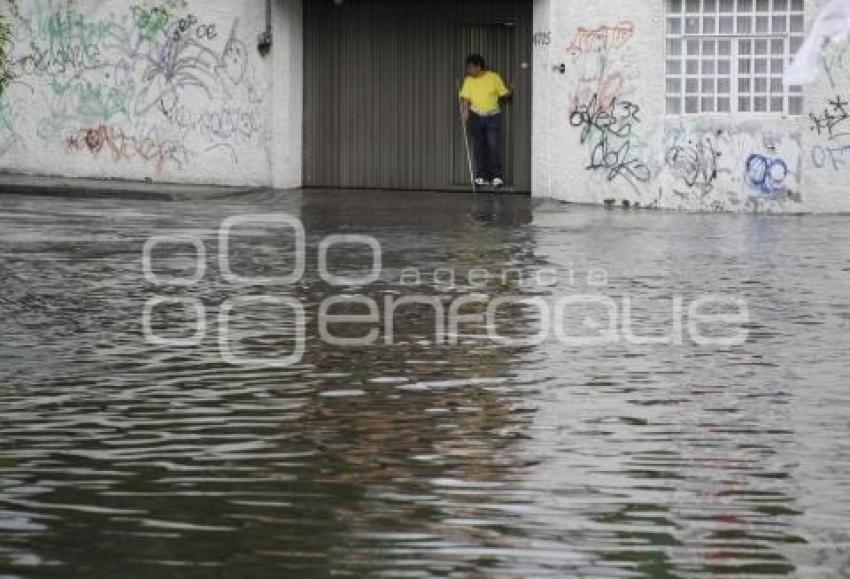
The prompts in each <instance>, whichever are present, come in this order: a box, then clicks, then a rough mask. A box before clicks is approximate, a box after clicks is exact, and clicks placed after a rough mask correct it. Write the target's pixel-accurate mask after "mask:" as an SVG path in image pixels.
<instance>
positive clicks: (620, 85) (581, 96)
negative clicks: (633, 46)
mask: <svg viewBox="0 0 850 579" xmlns="http://www.w3.org/2000/svg"><path fill="white" fill-rule="evenodd" d="M634 34H635V25H634V24H633V23H632V22H628V21H624V22H619V23H617V24H614V25H608V24H603V25H599V26H591V27H579V28H578V29H577V30H576V32H575V35H574V36H573V38H572V40H571V41H570V44H569V46H568V47H567V53H568V54H569V55H570V57H571V58H572V63H573V67H574V68H575V70H576V74H577V79H576V86H575V93H574V94H573V97H572V105H573V106H574V107H575V106H578V105H579V104H580V103H586V102H587V101H589V100H590V99H591V98H592V97H593V96H594V95H595V96H596V98H597V100H598V102H599V106H601V107H602V108H603V109H607V108H608V107H609V106H610V105H611V102H612V100H613V99H615V98H620V99H622V98H626V97H629V96H631V94H632V93H633V92H634V88H635V86H634V83H635V81H636V80H637V78H636V76H635V71H636V67H635V66H634V64H635V63H634V62H633V61H632V55H631V53H630V52H628V51H627V50H625V48H626V47H627V45H628V44H629V42H630V40H631V39H632V37H633V36H634Z"/></svg>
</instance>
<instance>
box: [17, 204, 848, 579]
mask: <svg viewBox="0 0 850 579" xmlns="http://www.w3.org/2000/svg"><path fill="white" fill-rule="evenodd" d="M275 213H287V214H289V215H292V216H295V217H298V218H299V219H300V220H301V222H303V224H304V228H305V230H306V245H307V252H306V262H305V267H306V272H305V274H304V275H303V276H302V277H301V278H300V279H298V280H297V281H295V282H293V283H291V284H288V285H285V286H281V287H276V288H266V287H257V286H250V285H242V284H236V283H233V282H232V280H230V281H228V279H226V276H225V275H224V273H225V272H223V271H222V268H221V262H220V260H219V258H220V248H219V227H220V225H221V223H222V221H223V220H224V219H226V218H228V217H231V216H235V215H245V214H264V215H270V214H275ZM848 219H850V217H826V216H819V217H813V216H810V217H765V216H760V217H756V216H735V215H683V214H672V213H657V212H642V211H621V210H617V211H605V210H602V209H598V208H581V207H561V206H548V205H540V206H534V205H533V204H532V202H531V200H529V199H528V198H524V197H510V196H505V197H492V196H482V197H479V198H477V199H473V198H471V197H469V196H461V195H449V194H445V195H440V194H398V193H366V192H359V193H358V192H340V193H331V192H312V193H305V194H299V193H290V194H273V193H256V194H249V195H243V196H239V197H234V198H226V199H215V200H205V201H189V202H176V203H171V202H154V201H147V202H143V201H129V200H124V201H116V200H106V199H97V200H74V199H50V198H32V197H17V196H3V197H0V270H2V271H0V311H2V318H0V333H2V336H3V338H2V343H1V344H2V345H0V576H3V577H7V576H8V577H114V576H122V575H123V576H127V577H152V578H153V577H156V578H162V577H233V576H239V577H287V576H288V577H314V576H315V577H325V576H342V577H346V576H349V577H369V576H387V577H546V576H548V577H723V576H746V577H762V576H763V577H782V576H805V577H846V576H847V575H848V573H850V460H849V459H850V441H848V438H847V433H848V426H850V389H848V387H847V385H848V378H850V367H848V364H847V361H846V359H847V354H848V352H850V303H848V296H850V264H849V263H848V248H850V227H848ZM177 234H179V235H183V236H186V235H189V236H194V237H198V238H201V239H202V240H203V242H204V247H205V250H206V259H205V263H206V270H205V271H202V272H200V273H202V274H203V276H202V278H201V279H200V281H198V282H197V283H196V284H194V285H192V286H179V285H169V284H159V285H158V284H154V283H151V282H150V281H146V278H145V273H144V271H143V264H142V253H143V248H144V246H145V243H146V241H148V240H149V239H150V238H151V237H155V236H164V235H165V236H168V235H177ZM331 234H348V235H353V234H360V235H364V234H365V235H370V236H373V237H374V238H375V239H377V240H378V241H379V243H380V246H381V248H382V259H381V261H382V265H383V268H382V271H381V274H380V278H379V279H378V280H376V281H374V282H371V283H368V284H364V285H362V286H360V287H348V288H341V287H335V286H333V285H331V284H329V283H328V282H327V281H326V280H324V279H322V277H321V276H320V275H319V272H318V263H319V260H318V248H319V246H320V243H321V242H322V240H323V239H325V238H326V236H328V235H331ZM293 244H294V241H293V240H292V239H291V236H288V235H286V234H285V233H283V232H281V230H279V229H274V228H266V227H259V226H257V227H254V228H250V227H248V228H245V229H244V230H242V232H241V234H239V235H236V236H235V237H234V238H233V239H232V240H231V244H230V246H229V248H230V258H231V259H230V265H231V267H232V268H233V270H234V271H235V272H237V273H238V275H241V276H269V275H284V273H285V272H288V271H291V270H292V268H293V261H294V260H293V259H292V255H293V253H292V252H291V251H289V250H288V248H290V247H291V246H292V245H293ZM334 251H336V253H334ZM334 251H330V252H329V261H330V262H332V265H333V267H334V268H335V269H336V271H337V273H340V275H342V274H345V275H348V276H356V275H363V273H364V272H368V270H369V265H370V263H371V262H372V260H371V259H370V255H369V252H368V251H363V247H359V248H350V247H349V248H348V249H346V248H345V247H343V248H341V249H340V248H336V250H334ZM193 256H194V250H193V248H192V246H191V245H186V244H184V245H181V246H168V247H166V246H164V245H160V246H159V247H158V248H156V249H155V250H154V257H155V259H154V260H153V261H154V262H155V271H154V272H153V273H154V274H155V275H158V276H160V278H162V277H164V276H165V275H167V274H168V273H172V274H180V275H182V276H187V275H188V276H191V275H192V273H193V271H195V262H196V260H195V258H194V257H193ZM411 268H416V269H417V271H418V272H419V274H420V275H419V277H418V279H417V278H416V277H415V276H413V270H412V269H411ZM482 271H484V272H488V273H489V274H490V277H489V279H487V280H486V281H485V282H480V280H481V279H482V273H481V272H482ZM448 272H452V273H453V274H454V275H455V284H454V286H453V287H452V286H450V284H448V283H447V282H446V280H447V276H448ZM499 272H502V273H503V274H504V275H501V276H499V275H498V273H499ZM504 272H507V273H504ZM541 272H546V276H545V277H546V280H547V283H545V284H543V283H529V282H528V280H538V281H539V280H540V279H541ZM494 273H495V274H496V275H494ZM435 278H436V279H435ZM473 278H474V279H475V280H476V281H479V283H473ZM482 283H483V285H482ZM577 294H593V295H605V296H608V297H610V298H612V299H614V300H618V302H617V303H620V301H619V300H621V299H623V298H624V297H630V298H631V299H632V300H633V302H632V312H631V319H632V320H633V326H634V328H633V329H634V331H635V332H636V333H640V334H643V335H649V334H652V333H655V334H654V335H658V332H659V331H662V330H663V329H664V328H666V327H668V326H669V325H670V323H671V322H670V321H669V320H672V319H674V318H675V315H674V314H675V310H673V309H672V308H671V306H670V304H671V303H673V299H674V297H675V296H678V297H679V298H681V299H682V300H683V301H684V302H685V304H686V307H687V304H688V303H692V302H693V301H694V300H696V299H698V298H699V297H700V296H702V295H706V294H716V295H720V296H729V297H736V298H740V299H742V300H744V302H745V303H746V304H747V308H748V311H749V318H750V319H749V321H748V322H747V323H746V324H745V326H744V329H746V330H747V332H748V339H747V340H746V342H744V343H743V344H738V345H727V346H719V345H700V344H697V343H695V342H694V341H693V340H692V339H684V340H683V341H682V343H681V344H633V343H628V342H627V341H626V340H622V339H621V340H616V341H613V342H611V343H606V344H601V345H596V346H587V345H584V346H579V345H576V344H572V343H565V342H564V341H563V340H559V339H557V338H556V337H555V335H549V336H547V337H546V339H541V340H536V341H531V340H529V341H528V343H518V342H517V343H512V344H510V345H505V344H504V343H502V342H500V341H496V340H494V339H493V338H492V336H488V335H486V332H485V331H484V329H483V326H484V322H483V321H482V320H483V317H484V316H482V315H481V314H482V312H481V311H480V310H476V313H477V314H479V315H478V316H477V317H476V316H470V318H469V319H468V320H466V321H464V323H463V324H461V326H460V327H459V329H458V331H457V332H456V333H455V334H454V335H453V337H454V341H452V340H445V341H443V342H444V343H440V344H435V343H434V342H435V336H436V335H437V334H436V333H435V328H437V327H438V323H437V318H436V317H435V315H434V314H433V311H434V309H435V308H433V307H430V306H428V305H427V304H423V303H419V304H416V303H414V304H410V305H408V306H407V307H404V308H399V310H397V311H396V315H395V316H394V320H395V323H394V324H393V337H394V339H393V341H392V343H391V344H387V343H386V342H385V341H383V340H377V341H376V343H375V344H372V345H368V346H358V347H351V346H345V345H339V344H338V345H333V344H331V343H330V342H329V340H327V339H326V338H325V337H323V336H322V335H321V324H320V318H321V317H320V316H319V314H318V313H319V311H320V309H321V307H322V305H323V304H325V303H327V300H328V299H329V298H333V297H335V296H353V295H360V296H365V297H367V298H370V299H373V300H375V303H377V304H380V309H379V311H377V312H375V314H376V319H378V320H380V323H377V324H373V326H375V327H377V328H379V329H376V331H378V332H379V333H380V334H381V335H383V334H385V333H386V327H385V326H384V323H385V318H386V317H388V316H387V315H386V314H387V311H386V310H385V309H384V306H383V304H385V300H386V299H387V298H388V297H389V298H391V299H395V300H398V299H401V298H404V297H414V296H417V297H418V298H419V299H423V298H437V299H438V300H439V301H440V303H446V304H449V303H452V302H453V301H454V300H457V299H460V298H462V297H463V296H470V295H485V296H487V297H488V299H491V300H492V299H497V298H506V299H508V298H512V297H515V296H523V297H527V298H535V299H538V300H541V301H542V302H543V303H549V304H552V303H554V302H555V301H556V300H557V299H559V298H561V297H563V296H570V295H577ZM248 296H254V297H256V296H266V297H267V298H271V299H278V300H283V299H288V300H293V301H294V303H300V304H303V307H304V311H305V317H304V319H303V320H298V318H297V317H295V316H293V315H289V313H287V312H286V311H284V310H285V309H286V308H280V307H279V305H280V304H271V303H265V304H264V303H254V304H253V306H246V307H245V308H244V309H241V310H239V311H235V312H234V314H233V316H232V318H231V319H230V320H229V322H228V323H229V324H230V325H231V326H232V327H234V328H237V329H240V330H242V331H246V332H251V331H255V333H256V335H248V336H247V337H246V338H245V339H244V341H240V342H239V343H238V347H235V348H236V349H237V350H238V352H237V354H238V355H244V356H251V357H257V358H263V359H271V358H273V357H275V356H281V355H283V354H284V353H285V352H287V351H288V350H287V348H288V347H289V346H291V345H292V343H293V341H292V340H293V337H297V336H298V335H299V334H300V333H302V332H303V335H304V337H305V340H306V347H305V350H304V354H303V357H302V359H301V360H300V362H298V363H297V364H295V365H292V366H291V367H287V368H282V367H280V368H274V367H269V366H268V365H254V366H238V365H232V364H228V363H226V362H225V361H224V360H223V359H222V355H221V351H222V348H221V343H220V340H219V337H220V334H221V329H222V322H221V320H220V318H219V314H220V313H221V312H222V309H223V304H226V303H233V302H232V300H239V299H242V298H245V297H248ZM163 298H167V299H181V300H184V301H185V300H195V301H193V302H191V303H196V304H197V303H200V304H201V307H202V308H203V312H204V315H203V319H204V320H205V321H206V324H205V327H202V328H201V330H203V331H202V332H201V334H200V337H199V340H198V342H199V343H198V344H197V345H192V346H189V345H186V346H182V347H178V346H168V345H165V344H155V343H152V341H151V339H150V337H148V338H146V336H145V332H144V328H143V323H142V319H143V312H144V311H145V304H146V303H150V301H151V300H157V299H163ZM187 303H189V302H187ZM289 303H293V302H292V301H290V302H289ZM161 305H162V304H161ZM172 305H173V304H172ZM536 312H537V310H536V309H535V308H533V307H531V306H529V305H528V304H522V303H519V302H507V301H506V302H505V305H504V306H503V307H502V308H500V309H499V310H498V317H497V321H498V323H499V327H500V328H501V330H502V334H503V335H504V336H511V337H513V338H517V339H519V338H528V337H529V336H532V335H533V334H534V333H535V331H536V329H539V325H540V319H539V316H538V315H537V313H536ZM348 313H351V314H355V313H358V312H355V311H354V310H352V311H349V312H348ZM359 313H360V314H362V313H363V312H362V311H360V312H359ZM586 314H587V311H583V310H581V309H579V310H577V311H574V312H572V314H570V315H572V316H573V317H574V318H575V320H573V321H580V322H582V323H584V322H587V320H586V319H584V318H585V317H586ZM151 320H152V322H151V332H152V333H153V334H154V335H156V336H160V337H165V338H172V339H173V338H181V337H182V338H186V337H187V336H188V337H191V334H193V332H194V330H195V320H196V315H195V313H194V312H192V311H191V308H189V310H184V309H181V308H179V307H168V304H167V303H164V305H163V307H160V308H158V309H157V310H156V311H155V312H153V313H152V314H151ZM591 322H592V320H591ZM579 325H580V324H579ZM585 326H586V329H588V330H593V329H594V325H593V323H588V324H585ZM597 326H598V324H597ZM596 329H598V327H597V328H596ZM362 330H363V327H362V325H361V327H348V328H344V329H338V333H337V335H342V334H345V333H346V332H349V333H348V334H345V335H347V336H349V337H356V336H358V335H361V334H363V331H362ZM455 342H456V343H455ZM532 342H534V343H532Z"/></svg>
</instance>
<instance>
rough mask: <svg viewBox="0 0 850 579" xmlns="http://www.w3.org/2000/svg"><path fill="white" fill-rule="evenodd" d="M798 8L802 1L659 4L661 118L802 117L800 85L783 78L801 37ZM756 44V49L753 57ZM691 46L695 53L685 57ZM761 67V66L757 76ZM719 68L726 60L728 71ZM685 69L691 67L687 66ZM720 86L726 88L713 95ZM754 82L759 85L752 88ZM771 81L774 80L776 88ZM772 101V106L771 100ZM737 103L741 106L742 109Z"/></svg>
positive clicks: (692, 0)
mask: <svg viewBox="0 0 850 579" xmlns="http://www.w3.org/2000/svg"><path fill="white" fill-rule="evenodd" d="M805 4H806V3H805V0H664V110H665V115H667V116H680V117H694V116H698V115H720V116H724V117H737V116H741V115H745V116H756V117H758V116H766V117H771V118H776V117H798V116H801V115H804V114H805V113H804V109H805V103H804V95H803V88H802V87H801V86H791V87H789V86H785V83H784V78H783V77H784V73H785V71H786V70H787V67H788V66H790V64H791V62H792V60H793V55H794V53H796V51H797V50H799V47H800V46H801V45H802V42H803V39H804V35H805V15H806V11H805V8H806V6H805ZM677 6H678V9H676V7H677ZM765 6H766V9H765ZM677 21H678V28H677V25H676V23H677ZM780 22H781V23H782V25H781V26H779V25H778V24H779V23H780ZM760 23H763V26H760ZM776 41H781V42H782V49H781V51H779V50H776V45H775V42H776ZM677 43H678V44H677ZM761 43H764V44H763V46H764V52H763V53H758V54H757V47H759V46H761V45H762V44H761ZM746 44H749V48H748V49H745V46H746ZM677 45H678V53H675V54H674V52H675V47H676V46H677ZM694 45H695V46H696V47H697V50H696V52H691V48H692V47H693V46H694ZM727 46H728V53H723V54H721V47H727ZM707 50H710V51H711V52H710V53H707V52H706V51H707ZM780 58H781V62H780ZM762 62H763V64H764V69H763V70H759V71H758V72H757V71H756V68H757V67H758V66H761V63H762ZM777 62H779V65H778V66H777ZM677 63H678V64H677ZM722 63H728V67H729V71H728V73H721V72H720V69H721V67H722ZM744 63H748V64H747V71H743V68H744ZM691 64H695V67H696V68H695V69H691V68H689V67H690V66H691ZM707 64H708V65H709V66H707ZM706 81H707V82H706ZM724 81H726V82H728V87H727V91H726V92H719V88H720V86H721V85H722V84H723V82H724ZM762 82H763V83H764V84H763V88H762V89H759V90H756V88H757V86H759V85H761V83H762ZM775 82H779V83H780V85H779V88H780V90H778V91H777V90H776V85H775ZM677 86H678V90H675V89H676V87H677ZM694 87H695V88H694ZM706 87H711V88H710V89H706ZM745 87H746V88H745ZM780 98H781V107H780V108H779V109H777V108H776V106H775V104H776V102H777V101H776V100H775V99H780ZM741 99H746V101H743V100H741ZM762 99H763V101H762ZM724 101H726V102H727V103H728V108H726V109H724V107H722V104H724ZM744 102H747V103H748V106H747V107H743V108H742V106H741V105H742V104H743V103H744ZM762 102H763V106H764V108H763V109H761V107H760V103H762ZM707 103H711V104H710V107H709V106H706V105H707ZM691 105H695V107H696V109H695V110H693V108H692V106H691ZM756 108H759V110H756Z"/></svg>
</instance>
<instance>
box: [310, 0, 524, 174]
mask: <svg viewBox="0 0 850 579" xmlns="http://www.w3.org/2000/svg"><path fill="white" fill-rule="evenodd" d="M531 18H532V16H531V2H530V0H468V1H460V0H406V1H404V2H400V1H398V0H344V1H343V2H342V3H341V4H337V3H335V2H333V1H332V0H305V6H304V26H305V29H304V51H305V56H304V65H305V70H304V82H305V88H304V109H305V110H304V183H305V185H307V186H314V187H353V188H380V189H455V188H459V187H461V188H462V187H465V186H466V184H468V181H469V177H468V171H467V169H466V156H465V155H466V154H465V152H464V149H463V141H462V132H461V130H460V125H459V121H458V109H457V92H458V83H459V81H460V79H461V78H462V71H463V60H464V58H465V57H466V55H467V54H469V53H470V52H473V51H476V52H480V53H481V54H482V55H483V56H484V57H485V58H486V59H488V61H490V62H492V63H493V68H494V69H495V70H498V71H499V72H500V73H502V74H503V75H504V76H505V78H506V80H507V81H508V82H510V83H511V84H512V85H513V86H514V89H515V92H516V97H515V100H514V102H513V103H512V104H510V105H509V107H508V112H507V115H506V117H507V118H506V125H505V133H506V135H507V141H508V143H507V150H506V173H507V177H508V180H509V182H512V183H513V185H514V187H515V188H516V189H518V190H528V189H529V188H530V181H531V176H530V165H531V162H530V161H531V150H530V149H531V145H530V144H531V69H530V66H528V67H523V66H522V63H523V62H525V63H528V64H530V58H531Z"/></svg>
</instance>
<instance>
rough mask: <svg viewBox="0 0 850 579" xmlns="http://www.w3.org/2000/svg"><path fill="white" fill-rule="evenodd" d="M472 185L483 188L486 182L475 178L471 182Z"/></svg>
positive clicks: (480, 178) (481, 178)
mask: <svg viewBox="0 0 850 579" xmlns="http://www.w3.org/2000/svg"><path fill="white" fill-rule="evenodd" d="M473 183H475V186H476V187H483V186H484V185H486V184H487V180H486V179H484V178H483V177H476V178H475V181H473Z"/></svg>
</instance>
